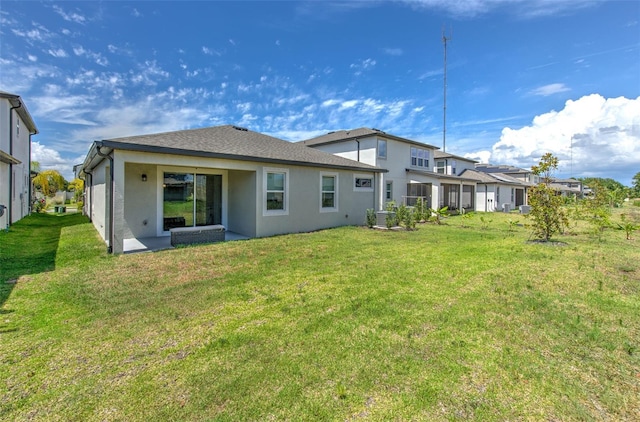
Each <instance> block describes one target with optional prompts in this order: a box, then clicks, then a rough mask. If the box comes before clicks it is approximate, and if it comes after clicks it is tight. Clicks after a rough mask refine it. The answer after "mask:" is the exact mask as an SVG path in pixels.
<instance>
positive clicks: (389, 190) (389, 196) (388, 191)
mask: <svg viewBox="0 0 640 422" xmlns="http://www.w3.org/2000/svg"><path fill="white" fill-rule="evenodd" d="M385 199H386V200H387V201H393V182H387V183H386V184H385Z"/></svg>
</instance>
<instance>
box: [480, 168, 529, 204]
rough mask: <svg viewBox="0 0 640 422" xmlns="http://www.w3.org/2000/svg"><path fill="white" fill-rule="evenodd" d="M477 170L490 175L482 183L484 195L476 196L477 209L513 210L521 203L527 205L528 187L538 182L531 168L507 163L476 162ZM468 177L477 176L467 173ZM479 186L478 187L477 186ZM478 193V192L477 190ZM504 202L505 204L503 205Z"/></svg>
mask: <svg viewBox="0 0 640 422" xmlns="http://www.w3.org/2000/svg"><path fill="white" fill-rule="evenodd" d="M475 169H476V170H477V171H478V172H481V173H484V174H486V175H489V176H490V179H485V180H487V181H488V183H483V186H484V190H485V192H484V196H483V198H482V202H484V204H483V203H482V202H481V198H480V197H478V201H477V202H478V207H477V210H478V211H485V209H486V210H487V211H505V210H507V209H508V210H513V209H516V208H517V207H519V206H521V205H527V195H528V190H529V188H531V187H533V186H535V185H536V183H538V180H539V178H538V176H536V175H535V174H533V173H531V170H526V169H522V168H519V167H514V166H508V165H492V164H476V166H475ZM468 176H469V177H477V176H475V175H472V174H468ZM479 188H480V187H479ZM479 194H480V192H479ZM505 204H506V206H505Z"/></svg>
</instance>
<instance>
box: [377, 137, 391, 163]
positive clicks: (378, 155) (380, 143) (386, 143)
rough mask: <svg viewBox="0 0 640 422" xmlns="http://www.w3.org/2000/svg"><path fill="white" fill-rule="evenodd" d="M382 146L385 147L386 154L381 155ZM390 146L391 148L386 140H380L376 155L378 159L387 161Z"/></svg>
mask: <svg viewBox="0 0 640 422" xmlns="http://www.w3.org/2000/svg"><path fill="white" fill-rule="evenodd" d="M380 145H384V154H381V153H380V151H381V148H380ZM388 146H389V143H388V142H387V140H386V139H378V144H377V147H378V148H377V150H378V151H377V154H376V155H377V157H378V158H382V159H384V160H386V159H387V153H388Z"/></svg>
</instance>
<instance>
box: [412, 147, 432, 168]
mask: <svg viewBox="0 0 640 422" xmlns="http://www.w3.org/2000/svg"><path fill="white" fill-rule="evenodd" d="M411 165H412V166H413V167H422V168H425V169H428V168H429V151H428V150H426V149H422V148H413V147H412V148H411Z"/></svg>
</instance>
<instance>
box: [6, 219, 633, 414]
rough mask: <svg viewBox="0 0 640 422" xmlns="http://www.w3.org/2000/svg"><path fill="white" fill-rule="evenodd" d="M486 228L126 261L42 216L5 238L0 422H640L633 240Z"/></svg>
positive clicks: (225, 248) (192, 251) (503, 222)
mask: <svg viewBox="0 0 640 422" xmlns="http://www.w3.org/2000/svg"><path fill="white" fill-rule="evenodd" d="M487 217H488V218H485V219H484V221H480V219H479V218H478V216H475V217H474V218H469V219H468V220H467V221H465V223H464V224H460V220H459V219H460V218H461V217H451V218H449V219H447V220H446V221H445V223H447V224H445V225H442V226H437V225H419V226H418V230H416V231H411V232H392V231H375V230H368V229H365V228H360V227H345V228H340V229H334V230H326V231H321V232H316V233H310V234H297V235H289V236H278V237H273V238H268V239H255V240H249V241H238V242H229V243H223V244H213V245H206V246H198V247H188V248H180V249H175V250H170V251H163V252H158V253H153V254H149V253H146V254H136V255H123V256H115V257H114V256H107V255H106V254H105V248H104V245H103V244H102V243H101V241H100V240H99V239H98V237H97V235H96V233H95V231H94V230H93V228H92V226H91V225H90V224H89V223H87V222H86V220H82V217H80V216H76V215H68V216H50V215H37V216H32V217H29V218H27V219H25V220H23V221H21V222H20V223H18V224H16V225H15V226H13V227H12V228H11V230H10V232H9V233H1V234H0V259H1V261H0V262H1V263H2V274H1V277H0V283H4V282H5V281H6V280H8V279H13V278H18V281H17V284H0V289H3V290H0V291H2V292H4V293H2V294H3V296H2V297H3V298H4V299H3V302H4V303H3V304H2V308H1V310H0V318H2V319H1V320H0V379H2V380H3V382H2V383H0V419H2V420H26V419H29V420H31V419H33V420H72V419H73V420H78V419H82V420H167V419H169V420H210V419H213V420H222V421H224V420H230V421H231V420H263V419H275V420H283V419H284V420H336V419H339V420H346V419H348V420H355V419H368V420H390V419H393V420H398V419H400V420H462V419H464V420H467V419H470V420H521V419H526V420H531V419H533V420H636V419H637V418H638V416H639V415H640V370H639V369H638V368H639V367H640V351H639V350H640V340H639V339H640V266H639V264H638V244H637V242H636V241H627V240H625V236H624V233H621V232H619V231H613V230H607V231H605V233H604V234H603V235H601V236H599V237H598V238H596V237H594V236H592V235H591V234H590V233H589V230H588V227H586V226H585V227H582V226H581V225H575V226H574V227H572V228H571V230H570V231H569V232H570V233H571V234H570V235H569V234H568V235H565V236H558V239H557V240H561V241H563V242H565V243H566V245H565V246H562V247H550V246H549V245H540V244H528V243H527V240H529V239H530V229H529V228H528V227H527V226H526V224H527V221H526V219H525V218H523V217H521V216H518V215H516V214H510V215H506V214H491V215H490V216H487ZM489 217H490V218H489ZM489 220H491V221H490V222H488V221H489ZM509 220H511V222H509ZM513 220H517V224H514V222H513ZM461 226H464V227H461ZM52 239H55V241H54V240H52ZM14 257H15V258H16V260H14ZM18 259H20V261H18ZM40 260H42V262H40ZM7 263H10V264H8V266H6V267H5V265H6V264H7ZM5 268H7V269H5Z"/></svg>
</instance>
